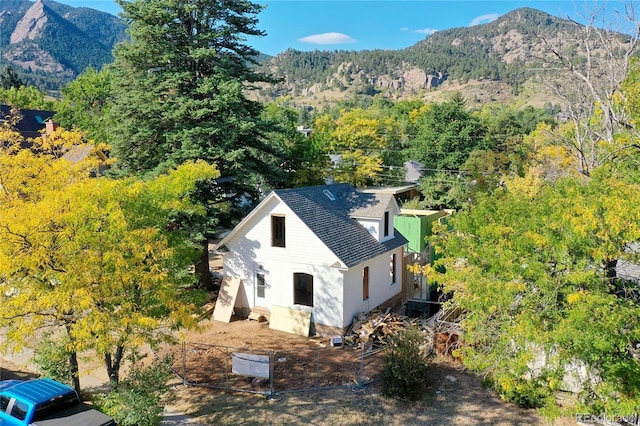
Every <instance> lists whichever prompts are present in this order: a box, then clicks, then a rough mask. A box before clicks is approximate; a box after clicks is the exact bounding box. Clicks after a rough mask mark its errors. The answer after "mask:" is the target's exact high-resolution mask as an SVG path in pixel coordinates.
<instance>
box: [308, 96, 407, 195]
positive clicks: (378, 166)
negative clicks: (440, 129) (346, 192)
mask: <svg viewBox="0 0 640 426" xmlns="http://www.w3.org/2000/svg"><path fill="white" fill-rule="evenodd" d="M316 129H317V131H318V133H322V134H323V135H324V140H325V142H326V144H327V146H328V148H327V150H328V152H330V153H332V154H336V155H340V159H339V161H337V162H336V164H335V165H334V168H333V170H332V172H331V175H332V177H333V178H334V179H335V180H336V181H338V182H348V183H351V184H352V185H354V186H364V185H370V184H377V183H380V180H381V179H380V176H379V175H380V173H381V172H382V171H383V163H384V160H383V153H384V152H385V150H387V149H388V147H389V141H390V140H393V139H394V138H397V137H398V136H397V135H398V134H399V131H400V130H399V124H398V123H397V122H396V121H394V120H393V119H392V118H390V117H385V116H383V115H380V114H376V112H375V111H374V110H373V109H363V108H354V109H352V110H348V111H347V110H342V111H340V115H339V117H338V118H336V119H335V120H332V119H331V118H329V117H328V116H321V117H319V118H318V119H317V120H316Z"/></svg>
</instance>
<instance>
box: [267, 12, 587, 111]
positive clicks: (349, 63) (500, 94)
mask: <svg viewBox="0 0 640 426" xmlns="http://www.w3.org/2000/svg"><path fill="white" fill-rule="evenodd" d="M576 32H577V27H576V25H575V24H574V23H573V22H571V21H568V20H565V19H561V18H557V17H554V16H551V15H549V14H547V13H544V12H542V11H539V10H535V9H529V8H522V9H517V10H514V11H512V12H510V13H508V14H506V15H503V16H502V17H500V18H499V19H497V20H495V21H493V22H491V23H488V24H484V25H478V26H473V27H464V28H453V29H449V30H445V31H438V32H436V33H434V34H432V35H430V36H428V37H426V38H425V39H424V40H422V41H420V42H418V43H416V44H415V45H413V46H411V47H408V48H406V49H401V50H394V51H389V50H372V51H360V52H351V51H332V52H328V51H318V50H316V51H313V52H301V51H296V50H288V51H286V52H284V53H282V54H280V55H278V56H275V57H273V58H271V59H270V60H269V61H267V62H265V63H264V67H265V69H267V70H268V71H269V72H271V73H272V74H274V75H275V76H278V77H280V78H281V79H282V82H281V83H280V84H278V85H276V86H266V87H263V88H262V90H261V92H260V97H261V98H262V99H264V100H266V99H270V98H274V97H276V96H283V95H290V96H292V97H293V98H294V100H295V101H296V102H297V103H298V104H306V105H312V106H313V105H318V104H323V103H326V102H330V101H332V100H340V99H349V98H351V97H353V96H354V94H370V95H373V94H381V95H383V96H385V97H389V98H393V99H400V98H415V97H420V98H423V99H425V100H431V99H434V98H438V97H440V96H443V95H445V94H446V93H447V92H449V91H459V92H462V93H463V95H465V97H466V98H467V99H469V100H471V101H475V102H478V103H484V102H490V101H500V100H502V101H505V100H512V99H514V98H515V97H517V96H525V97H527V98H528V99H527V100H526V102H527V103H532V104H542V103H544V102H547V101H548V99H549V95H548V94H545V93H543V91H541V90H540V87H537V86H535V83H533V81H532V80H531V78H530V77H531V75H532V74H531V73H530V72H529V71H530V69H532V68H536V67H539V66H540V64H541V63H542V62H544V56H545V55H546V54H547V51H546V48H545V45H546V44H559V43H564V44H565V45H566V41H567V40H572V41H575V40H576V39H577V38H578V37H577V34H576Z"/></svg>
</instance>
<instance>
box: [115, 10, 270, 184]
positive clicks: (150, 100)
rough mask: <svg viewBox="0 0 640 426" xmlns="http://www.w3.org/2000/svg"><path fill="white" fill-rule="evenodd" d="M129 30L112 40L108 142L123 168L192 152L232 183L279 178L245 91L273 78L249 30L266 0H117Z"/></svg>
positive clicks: (159, 166)
mask: <svg viewBox="0 0 640 426" xmlns="http://www.w3.org/2000/svg"><path fill="white" fill-rule="evenodd" d="M118 4H119V5H120V6H121V7H122V10H123V12H122V15H121V16H122V17H123V18H124V20H125V21H126V22H127V23H128V24H129V30H128V32H129V35H130V38H131V40H130V41H129V42H125V43H122V44H119V45H118V46H116V48H115V49H114V57H115V61H114V63H113V65H112V72H113V90H114V95H115V104H114V107H113V108H112V109H111V111H110V116H111V121H112V122H113V123H114V127H113V128H112V129H111V130H112V133H111V135H110V142H111V143H112V147H113V152H114V153H115V155H116V157H117V158H118V165H119V169H120V171H122V172H124V173H127V174H146V173H153V174H155V173H159V172H162V171H165V170H167V169H169V168H171V167H174V166H176V165H178V164H181V163H183V162H185V161H187V160H195V159H202V160H205V161H207V162H209V163H215V164H216V165H217V167H218V169H219V170H220V172H221V174H222V177H223V178H230V179H228V180H230V181H231V182H232V183H231V186H232V188H229V189H230V191H228V193H234V194H237V196H242V195H246V194H252V195H256V192H257V190H256V189H255V188H257V185H258V184H264V183H266V184H267V185H269V184H272V185H273V184H277V183H278V179H280V174H279V172H278V169H276V168H274V167H273V165H274V164H279V162H278V161H277V157H278V156H279V155H280V149H279V148H278V147H274V146H270V145H269V144H268V143H267V142H266V139H265V138H264V133H265V131H266V130H267V129H266V125H265V124H264V123H263V122H262V121H261V120H260V113H261V109H262V106H261V104H259V103H258V102H256V101H253V100H249V99H248V98H247V96H246V91H247V89H250V88H251V86H252V85H253V84H254V83H258V82H266V81H270V78H269V77H268V76H266V75H264V74H260V73H258V72H257V71H256V70H255V67H253V65H254V64H255V58H257V56H258V52H257V51H256V50H255V49H253V48H251V47H249V46H247V45H246V44H245V41H246V37H247V36H263V35H264V33H263V32H262V31H261V30H258V29H257V28H256V25H257V22H258V20H257V18H256V14H257V13H259V12H260V11H261V10H262V6H260V5H257V4H254V3H251V2H250V1H245V0H220V1H214V0H189V1H178V0H132V1H125V0H118Z"/></svg>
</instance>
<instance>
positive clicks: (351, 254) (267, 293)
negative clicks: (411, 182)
mask: <svg viewBox="0 0 640 426" xmlns="http://www.w3.org/2000/svg"><path fill="white" fill-rule="evenodd" d="M398 213H399V208H398V204H397V202H396V200H395V198H394V197H393V195H391V194H376V193H363V192H360V191H357V190H356V189H354V188H353V187H352V186H351V185H349V184H344V183H342V184H331V185H323V186H315V187H306V188H294V189H283V190H276V191H273V192H271V193H270V194H269V195H267V197H266V198H265V199H264V200H263V201H262V202H261V203H260V204H259V205H258V206H257V207H256V208H255V209H254V210H253V211H252V212H251V213H250V214H249V215H248V216H247V217H245V218H244V219H243V220H242V221H241V222H240V223H239V224H238V225H237V226H236V227H235V228H234V229H233V230H232V231H231V232H230V233H229V234H228V235H227V236H225V237H224V238H223V239H222V240H221V241H220V242H219V243H218V244H217V246H216V248H217V249H218V251H219V252H221V253H223V274H224V275H225V276H228V277H235V278H239V279H240V283H241V284H240V288H239V291H238V295H237V298H236V301H235V305H234V308H235V310H236V311H238V310H246V311H252V312H260V313H264V314H270V313H273V311H274V310H276V311H278V312H283V309H284V311H285V312H289V313H290V315H291V316H294V315H295V312H300V311H302V312H303V313H307V314H310V317H311V324H312V325H311V332H312V333H313V332H314V331H315V333H317V334H320V335H330V334H341V333H342V331H343V330H345V329H346V328H347V327H348V326H349V325H350V324H351V322H352V321H353V318H354V316H355V315H356V314H358V313H359V312H369V311H370V310H372V309H374V308H382V307H387V306H393V305H395V304H399V303H401V301H402V259H403V250H404V246H405V244H406V243H407V240H406V238H404V236H402V235H401V234H400V233H398V232H397V231H395V230H394V227H393V220H394V217H395V215H397V214H398ZM301 334H306V330H305V332H304V333H301Z"/></svg>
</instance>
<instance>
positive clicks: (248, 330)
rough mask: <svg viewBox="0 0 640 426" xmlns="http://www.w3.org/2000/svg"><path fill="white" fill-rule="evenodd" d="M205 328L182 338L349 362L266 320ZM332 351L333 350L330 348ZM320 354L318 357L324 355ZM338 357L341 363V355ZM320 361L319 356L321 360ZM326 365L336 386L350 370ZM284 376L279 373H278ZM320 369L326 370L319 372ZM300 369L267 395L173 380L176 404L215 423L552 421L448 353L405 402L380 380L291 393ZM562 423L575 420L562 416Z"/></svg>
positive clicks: (323, 341) (320, 341)
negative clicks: (416, 395) (419, 394)
mask: <svg viewBox="0 0 640 426" xmlns="http://www.w3.org/2000/svg"><path fill="white" fill-rule="evenodd" d="M206 325H207V327H206V329H205V330H204V331H202V332H200V333H197V334H191V335H189V336H187V340H189V341H191V342H203V343H207V344H211V345H223V346H234V347H250V348H257V349H276V350H277V349H288V350H291V349H295V348H300V351H302V350H303V349H302V348H307V347H317V348H318V347H322V346H327V347H328V350H329V351H334V352H332V353H334V354H335V355H336V356H337V357H338V358H339V359H338V360H336V361H335V362H334V364H335V363H340V362H346V363H351V364H349V365H352V363H353V360H354V357H353V354H350V355H349V356H345V355H344V354H346V353H349V352H345V349H346V348H343V349H338V348H330V347H329V346H330V345H329V339H328V338H314V339H309V338H305V337H301V336H295V335H291V334H287V333H282V332H278V331H274V330H270V329H269V328H268V325H267V324H266V323H258V322H256V321H248V320H236V321H232V322H231V323H229V324H225V323H220V322H214V321H211V322H208V323H207V324H206ZM329 353H331V352H329ZM324 356H325V355H323V357H324ZM376 357H378V360H380V359H381V353H380V354H376V355H373V356H372V357H367V365H366V368H365V372H366V373H367V375H368V376H369V377H374V378H375V377H379V374H378V375H376V372H373V371H372V368H377V369H380V368H381V363H379V362H373V361H370V358H376ZM340 360H343V361H340ZM321 364H322V365H324V362H321ZM189 365H190V366H189V374H190V375H191V377H194V374H199V373H197V371H199V369H201V368H205V369H206V368H207V365H212V364H211V363H210V362H209V361H207V360H205V359H203V360H202V362H201V365H200V366H197V365H196V364H193V363H190V364H189ZM335 368H336V366H335V365H332V366H330V370H328V372H327V373H326V374H328V375H332V374H333V382H332V383H334V384H336V385H345V384H348V382H349V380H350V377H351V376H349V374H348V373H336V371H352V370H353V369H352V368H351V370H350V369H349V368H346V369H342V370H340V369H338V370H335ZM282 374H283V373H279V377H280V378H281V379H282ZM321 374H324V373H321ZM303 379H304V374H303V373H300V372H297V371H296V370H294V369H291V374H290V375H289V376H287V380H290V381H292V382H293V384H294V386H292V387H288V386H284V385H281V387H280V388H279V389H281V390H282V392H279V389H276V394H273V395H272V394H268V395H267V396H266V397H265V395H260V394H253V393H244V392H232V391H225V390H220V389H211V388H207V387H200V386H185V385H184V384H182V382H180V381H178V382H176V384H175V386H174V392H175V394H174V401H175V403H174V404H172V405H173V407H172V408H174V409H176V410H178V411H181V412H185V413H188V414H190V415H191V416H192V417H193V418H194V419H195V420H197V421H198V423H201V424H207V425H209V424H211V425H213V424H215V425H298V424H309V425H504V426H507V425H523V424H527V425H544V424H549V423H548V422H546V421H545V420H544V419H543V418H542V417H540V416H539V415H538V414H537V413H536V412H535V411H532V410H523V409H520V408H518V407H516V406H514V405H512V404H508V403H505V402H504V401H502V400H501V399H500V398H499V397H498V396H497V395H496V394H495V392H493V391H492V390H491V389H487V388H485V387H484V386H483V385H482V383H481V379H480V378H479V377H478V376H477V375H475V374H473V373H471V372H469V371H466V370H464V368H462V366H461V365H460V364H459V363H458V362H457V361H455V360H453V359H451V358H449V357H444V356H441V357H437V358H435V359H433V361H432V363H431V365H430V376H429V380H428V383H427V384H426V389H425V394H424V398H423V399H422V400H421V401H418V402H412V403H404V402H398V401H395V400H393V399H388V398H385V397H383V396H382V395H381V394H380V392H381V382H380V381H379V380H376V381H374V382H372V383H371V384H369V385H368V386H366V387H365V388H364V389H360V388H358V387H355V386H342V387H340V388H335V389H327V390H313V391H300V392H299V391H296V387H295V383H296V382H297V381H302V380H303ZM556 424H561V425H563V426H568V425H571V424H575V423H574V422H571V421H568V420H567V419H564V420H562V421H559V422H557V423H556Z"/></svg>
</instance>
